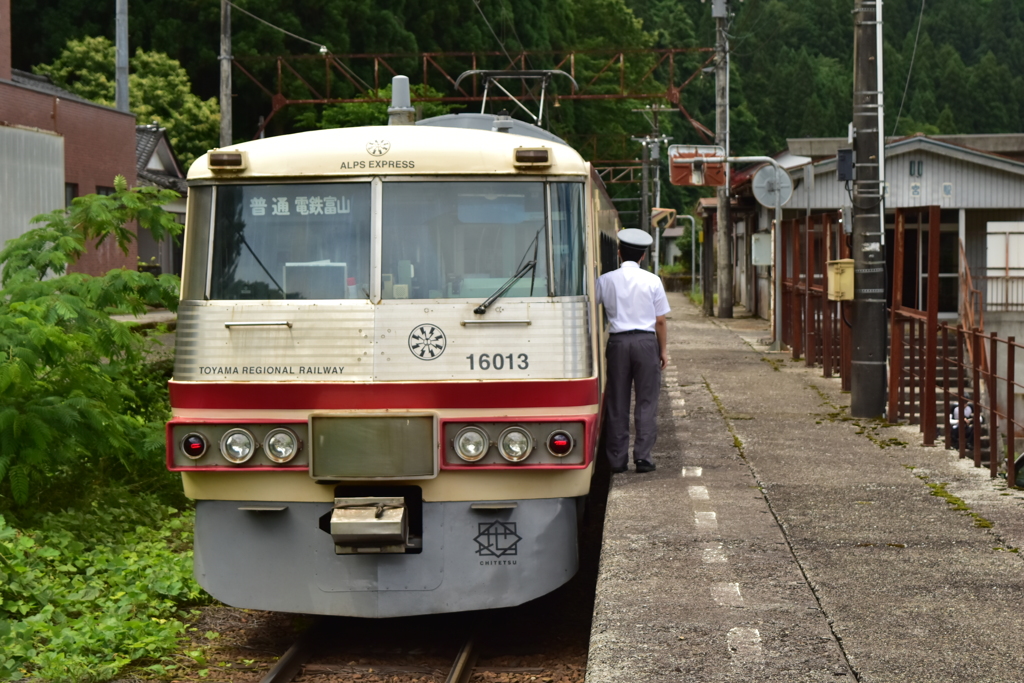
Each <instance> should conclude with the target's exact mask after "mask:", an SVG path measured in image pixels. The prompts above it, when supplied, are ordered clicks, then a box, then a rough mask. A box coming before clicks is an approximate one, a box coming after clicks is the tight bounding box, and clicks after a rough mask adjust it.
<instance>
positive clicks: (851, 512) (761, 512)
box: [586, 293, 1024, 683]
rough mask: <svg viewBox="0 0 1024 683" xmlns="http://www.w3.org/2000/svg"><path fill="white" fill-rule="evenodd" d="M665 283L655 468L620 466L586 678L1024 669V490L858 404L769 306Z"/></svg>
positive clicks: (922, 676)
mask: <svg viewBox="0 0 1024 683" xmlns="http://www.w3.org/2000/svg"><path fill="white" fill-rule="evenodd" d="M668 296H669V303H670V305H671V306H672V313H671V314H670V319H669V353H670V356H671V363H670V365H669V368H668V369H667V371H666V372H665V374H664V376H663V383H662V384H663V386H662V394H661V398H660V402H659V437H658V443H657V446H656V449H655V462H656V464H657V470H656V471H655V472H651V473H645V474H637V473H636V472H634V471H633V469H632V464H631V466H630V471H628V472H625V473H622V474H616V475H612V480H611V483H610V486H609V492H608V502H607V509H606V519H605V525H604V537H603V541H602V550H601V563H600V569H599V575H598V581H597V595H596V600H595V606H594V617H593V626H592V633H591V640H590V653H589V658H588V665H587V677H586V680H587V683H622V682H624V681H630V682H632V683H642V682H645V681H716V682H717V681H737V682H739V681H744V682H750V681H780V682H782V681H784V682H786V683H797V682H804V681H808V682H810V681H814V682H824V681H851V682H852V681H861V682H864V683H867V682H876V681H886V682H896V681H899V682H907V683H911V682H912V683H927V682H931V681H936V682H938V681H942V682H943V683H949V682H951V681H965V682H971V683H975V682H980V681H986V682H1001V681H1007V682H1009V681H1020V680H1022V679H1024V641H1022V633H1024V631H1022V626H1024V601H1022V598H1024V558H1022V557H1021V556H1020V554H1018V553H1017V549H1018V548H1020V547H1022V546H1024V507H1022V506H1024V491H1020V490H1017V489H1012V488H1011V489H1008V488H1007V487H1006V481H1005V479H999V478H997V479H990V478H989V474H988V470H987V469H984V470H979V469H976V468H974V467H973V462H972V461H967V460H963V461H961V460H959V459H958V457H957V452H956V451H952V450H946V449H944V448H943V447H942V446H941V445H939V446H936V447H928V448H926V447H922V446H921V445H920V444H921V435H920V432H919V431H918V429H917V427H916V426H915V427H911V426H888V425H886V424H885V423H883V422H881V421H875V420H864V419H853V418H850V416H849V410H848V408H849V403H850V400H849V399H850V397H849V395H848V394H844V393H843V392H842V391H841V390H840V381H839V379H838V378H836V379H825V378H823V377H822V371H821V368H808V367H805V365H804V362H803V361H802V360H801V361H793V360H791V358H790V355H789V354H786V353H771V352H769V351H768V347H767V345H766V344H765V343H763V342H764V339H765V338H766V337H769V336H770V330H769V329H768V324H767V322H766V321H761V320H757V319H753V318H743V317H736V318H733V319H731V320H718V319H713V318H705V317H704V316H702V315H701V312H700V311H699V310H698V309H697V308H696V307H695V306H693V304H692V303H690V301H689V300H688V299H686V298H685V296H684V295H683V294H677V293H669V294H668ZM741 313H742V312H741V311H740V310H739V309H737V316H741ZM958 508H959V509H958Z"/></svg>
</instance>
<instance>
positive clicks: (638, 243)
mask: <svg viewBox="0 0 1024 683" xmlns="http://www.w3.org/2000/svg"><path fill="white" fill-rule="evenodd" d="M618 238H619V241H620V242H622V243H623V244H626V245H629V246H631V247H637V248H639V249H646V248H647V247H649V246H651V244H652V243H653V242H654V238H653V237H651V236H650V235H649V234H648V233H646V232H644V231H643V230H638V229H637V228H626V229H625V230H619V234H618Z"/></svg>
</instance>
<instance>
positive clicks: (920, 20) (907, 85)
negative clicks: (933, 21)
mask: <svg viewBox="0 0 1024 683" xmlns="http://www.w3.org/2000/svg"><path fill="white" fill-rule="evenodd" d="M923 23H924V0H921V14H920V15H919V16H918V18H917V35H915V36H914V51H913V52H911V53H910V68H909V69H907V82H906V83H904V84H903V97H902V99H900V109H899V111H898V112H896V123H894V124H893V125H892V134H893V135H894V136H895V135H896V128H898V127H899V125H900V115H901V114H903V103H904V102H906V101H907V90H908V89H909V88H910V74H912V73H913V72H914V57H916V56H917V39H918V38H920V37H921V24H923ZM879 86H881V84H879Z"/></svg>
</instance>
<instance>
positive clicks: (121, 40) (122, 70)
mask: <svg viewBox="0 0 1024 683" xmlns="http://www.w3.org/2000/svg"><path fill="white" fill-rule="evenodd" d="M114 13H115V15H116V17H115V21H114V24H115V25H114V32H115V33H116V35H115V36H114V44H115V47H114V50H115V55H114V72H115V73H114V88H115V90H114V107H115V108H116V109H117V110H118V111H123V112H128V111H129V109H128V0H117V3H116V5H115V7H114Z"/></svg>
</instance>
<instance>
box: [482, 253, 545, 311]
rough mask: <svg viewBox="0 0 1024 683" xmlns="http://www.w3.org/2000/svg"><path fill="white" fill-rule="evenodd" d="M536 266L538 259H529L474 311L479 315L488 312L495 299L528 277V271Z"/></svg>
mask: <svg viewBox="0 0 1024 683" xmlns="http://www.w3.org/2000/svg"><path fill="white" fill-rule="evenodd" d="M536 267H537V262H536V261H527V262H526V263H524V264H523V265H522V266H521V267H520V268H519V270H517V271H516V274H515V275H513V276H512V277H510V278H509V279H508V282H506V283H505V284H503V285H502V286H501V287H499V288H498V291H496V292H495V293H494V294H491V295H490V296H489V297H487V301H485V302H483V303H482V304H480V305H479V306H477V307H476V308H474V309H473V312H474V313H476V314H478V315H479V314H481V313H486V312H487V307H488V306H490V305H491V304H493V303H494V302H495V301H497V300H498V298H499V297H500V296H501V295H502V294H504V293H505V292H507V291H508V290H509V289H511V288H512V285H514V284H515V283H517V282H519V281H520V280H522V279H523V278H524V277H526V271H528V270H533V269H534V268H536Z"/></svg>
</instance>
